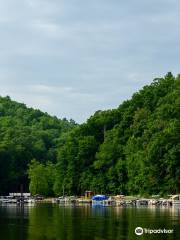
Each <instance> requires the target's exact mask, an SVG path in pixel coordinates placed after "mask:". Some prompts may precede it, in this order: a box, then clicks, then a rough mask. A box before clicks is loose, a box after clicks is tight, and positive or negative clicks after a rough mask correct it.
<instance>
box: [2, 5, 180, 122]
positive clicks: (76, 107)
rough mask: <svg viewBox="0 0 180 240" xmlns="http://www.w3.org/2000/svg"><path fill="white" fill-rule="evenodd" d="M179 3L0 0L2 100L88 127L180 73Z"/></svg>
mask: <svg viewBox="0 0 180 240" xmlns="http://www.w3.org/2000/svg"><path fill="white" fill-rule="evenodd" d="M179 66H180V1H179V0H151V1H145V0H111V1H110V0H0V95H2V96H6V95H9V96H10V97H11V98H12V99H14V100H17V101H20V102H24V103H25V104H27V105H28V106H31V107H35V108H39V109H41V110H43V111H46V112H48V113H49V114H51V115H56V116H58V117H60V118H62V117H66V118H68V119H69V118H73V119H74V120H75V121H77V122H83V121H85V120H86V119H87V118H88V117H89V116H90V115H92V114H93V113H94V112H95V111H96V110H100V109H109V108H115V107H117V106H118V105H119V104H120V103H121V102H122V101H123V100H126V99H128V98H130V97H131V95H132V94H133V93H134V92H135V91H137V90H138V89H140V88H141V87H142V86H144V85H145V84H149V83H150V82H151V81H152V79H153V78H155V77H161V76H164V75H165V74H166V73H167V72H168V71H172V73H173V74H177V73H179V72H180V69H179Z"/></svg>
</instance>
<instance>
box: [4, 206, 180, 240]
mask: <svg viewBox="0 0 180 240" xmlns="http://www.w3.org/2000/svg"><path fill="white" fill-rule="evenodd" d="M179 217H180V209H178V208H157V207H156V208H149V207H148V208H123V207H113V208H111V207H91V206H89V205H85V206H59V205H51V204H39V205H35V206H34V207H16V206H14V207H0V232H1V237H0V239H2V240H4V239H5V240H6V239H7V240H9V239H13V240H19V239H23V240H25V239H28V240H41V239H42V240H45V239H52V240H53V239H54V240H55V239H59V240H77V239H78V240H81V239H83V240H84V239H87V240H91V239H92V240H102V239H107V240H112V239H113V240H121V239H122V240H134V239H169V240H170V239H178V238H179V237H180V236H179V235H178V234H180V231H179V229H178V228H179V227H180V221H179V220H180V218H179ZM137 226H141V227H143V228H151V229H158V228H162V229H164V228H166V229H174V231H175V234H171V235H170V234H169V235H163V236H162V235H156V236H154V235H142V236H140V237H139V236H136V235H135V233H134V229H135V228H136V227H137ZM179 239H180V238H179Z"/></svg>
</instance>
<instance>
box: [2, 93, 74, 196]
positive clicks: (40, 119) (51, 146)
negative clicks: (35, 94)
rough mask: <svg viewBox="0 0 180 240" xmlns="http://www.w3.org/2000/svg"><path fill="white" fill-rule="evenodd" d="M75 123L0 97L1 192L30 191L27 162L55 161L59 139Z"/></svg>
mask: <svg viewBox="0 0 180 240" xmlns="http://www.w3.org/2000/svg"><path fill="white" fill-rule="evenodd" d="M75 126H76V124H75V122H74V121H73V120H71V121H67V120H66V119H63V120H59V119H58V118H56V117H51V116H49V115H48V114H47V113H42V112H41V111H39V110H34V109H32V108H27V107H26V106H25V105H24V104H20V103H17V102H15V101H12V100H11V99H10V98H9V97H0V194H7V193H8V192H16V191H20V189H21V187H20V186H21V185H22V184H23V188H24V191H29V180H28V173H27V169H28V164H29V163H30V162H31V160H32V159H37V160H38V161H39V162H40V163H43V164H45V163H46V162H48V161H50V162H51V163H54V164H56V162H57V149H58V144H59V141H60V140H59V139H60V137H61V139H63V137H65V135H66V133H67V132H68V131H70V130H71V129H72V128H74V127H75Z"/></svg>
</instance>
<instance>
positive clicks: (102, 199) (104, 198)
mask: <svg viewBox="0 0 180 240" xmlns="http://www.w3.org/2000/svg"><path fill="white" fill-rule="evenodd" d="M108 199H109V197H108V196H106V195H95V196H93V197H92V200H93V201H105V200H108Z"/></svg>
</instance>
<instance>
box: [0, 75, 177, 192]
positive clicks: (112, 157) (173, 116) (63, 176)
mask: <svg viewBox="0 0 180 240" xmlns="http://www.w3.org/2000/svg"><path fill="white" fill-rule="evenodd" d="M0 134H1V135H0V136H1V138H0V192H1V193H2V192H5V191H7V190H8V191H9V190H14V189H15V188H17V187H18V186H19V185H20V183H24V185H25V186H26V188H27V186H28V183H29V189H30V191H31V193H32V194H37V193H39V194H43V195H62V194H63V191H64V192H65V194H68V195H72V194H78V195H80V194H83V193H84V191H85V190H92V191H94V192H96V193H109V194H120V193H122V194H142V195H143V194H159V193H160V194H167V193H168V194H170V193H177V192H179V191H180V75H178V76H177V77H174V76H173V75H172V74H171V73H168V74H167V75H166V76H165V77H164V78H156V79H154V80H153V82H152V83H151V84H150V85H149V86H145V87H144V88H143V89H142V90H140V91H139V92H137V93H135V94H134V95H133V96H132V98H131V99H130V100H127V101H124V102H123V103H122V104H121V105H120V106H119V107H118V108H117V109H113V110H107V111H97V112H96V113H95V114H94V115H93V116H91V117H90V118H89V119H88V120H87V122H86V123H84V124H81V125H76V124H75V123H74V122H73V121H70V122H68V121H67V120H58V119H57V118H55V117H50V116H48V115H47V114H44V113H42V112H40V111H38V110H33V109H28V108H26V107H25V105H23V104H19V103H16V102H12V101H11V100H10V98H8V97H6V98H0ZM27 176H28V178H29V182H28V178H27Z"/></svg>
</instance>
